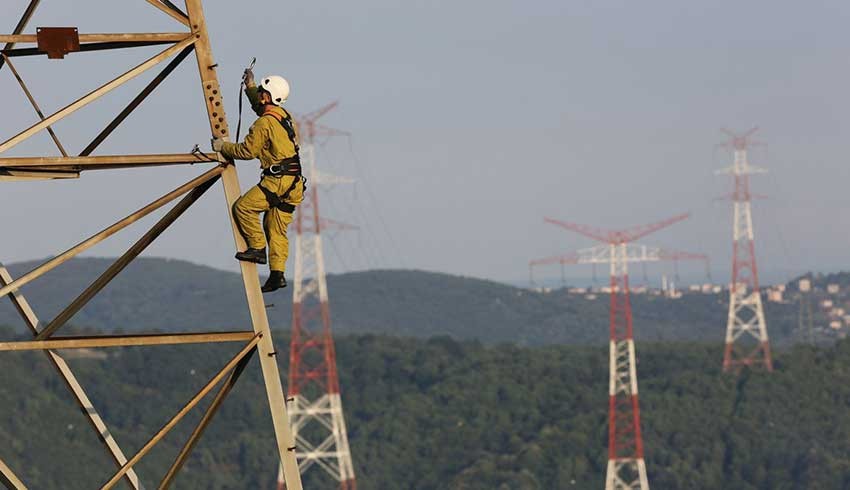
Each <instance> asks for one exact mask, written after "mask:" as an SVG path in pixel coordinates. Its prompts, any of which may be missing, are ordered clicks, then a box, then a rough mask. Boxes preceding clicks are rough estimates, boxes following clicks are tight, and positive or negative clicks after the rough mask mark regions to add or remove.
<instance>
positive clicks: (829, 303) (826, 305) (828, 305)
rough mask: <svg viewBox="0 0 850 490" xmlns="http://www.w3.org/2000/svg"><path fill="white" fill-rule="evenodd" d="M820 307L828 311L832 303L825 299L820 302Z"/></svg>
mask: <svg viewBox="0 0 850 490" xmlns="http://www.w3.org/2000/svg"><path fill="white" fill-rule="evenodd" d="M820 305H821V306H822V307H823V309H825V310H828V309H830V308H832V305H833V302H832V300H831V299H825V300H823V301H821V303H820Z"/></svg>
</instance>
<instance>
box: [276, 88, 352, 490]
mask: <svg viewBox="0 0 850 490" xmlns="http://www.w3.org/2000/svg"><path fill="white" fill-rule="evenodd" d="M336 105H337V103H336V102H334V103H331V104H329V105H327V106H325V107H323V108H321V109H319V110H317V111H315V112H313V113H310V114H307V115H305V116H302V117H298V118H297V120H298V126H299V130H300V133H301V134H300V136H301V141H302V143H303V144H302V146H301V158H302V161H303V162H304V164H305V170H306V175H307V186H308V187H307V194H306V195H305V198H304V202H303V203H302V204H301V206H300V207H299V208H298V211H297V212H296V213H295V227H294V228H295V248H294V250H295V279H294V281H293V288H292V341H291V343H290V347H289V417H290V420H291V422H292V430H293V432H294V434H295V438H296V444H297V446H298V459H299V467H300V470H301V473H302V474H303V473H304V472H306V471H307V470H308V469H309V468H311V467H312V466H313V465H318V466H319V467H320V468H322V469H323V470H325V472H327V473H328V474H329V475H330V476H331V477H333V478H334V479H335V480H336V481H338V482H339V488H340V490H356V488H357V485H356V480H355V478H354V466H353V465H352V463H351V451H350V449H349V447H348V432H347V430H346V428H345V417H344V416H343V412H342V400H341V398H340V390H339V377H338V376H337V370H336V354H335V352H334V341H333V336H332V334H331V317H330V308H329V305H328V285H327V281H326V280H325V259H324V254H323V252H322V231H323V230H324V229H327V228H329V227H337V228H340V227H341V228H346V227H347V226H346V225H343V224H341V223H338V222H335V221H331V220H326V219H323V218H321V217H320V214H319V193H318V188H319V187H320V186H322V185H329V184H337V183H347V182H351V181H350V180H348V179H344V178H339V177H332V176H329V175H327V174H322V173H319V172H318V171H317V170H316V150H315V142H316V137H317V136H322V135H324V136H332V135H334V134H341V132H340V131H337V130H333V129H330V128H327V127H324V126H319V125H317V124H316V121H317V120H318V119H319V118H320V117H322V116H323V115H325V114H327V113H328V112H330V111H331V110H333V108H334V107H336ZM279 475H280V476H279V478H278V488H279V489H282V488H284V486H283V479H282V476H283V473H282V470H281V472H280V473H279Z"/></svg>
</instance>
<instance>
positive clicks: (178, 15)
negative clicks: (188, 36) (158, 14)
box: [146, 0, 189, 27]
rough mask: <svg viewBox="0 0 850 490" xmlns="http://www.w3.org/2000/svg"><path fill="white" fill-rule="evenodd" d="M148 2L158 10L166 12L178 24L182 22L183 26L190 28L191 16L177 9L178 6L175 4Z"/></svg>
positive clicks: (154, 0)
mask: <svg viewBox="0 0 850 490" xmlns="http://www.w3.org/2000/svg"><path fill="white" fill-rule="evenodd" d="M146 1H147V2H148V3H149V4H151V5H153V6H154V7H156V8H158V9H159V10H162V11H163V12H165V14H166V15H168V16H171V17H172V18H173V19H174V20H176V21H177V22H180V23H181V24H183V25H185V26H187V27H188V26H189V16H187V15H186V14H185V13H183V11H182V10H180V9H179V8H177V6H176V5H174V4H173V3H171V2H169V1H165V2H160V1H159V0H146Z"/></svg>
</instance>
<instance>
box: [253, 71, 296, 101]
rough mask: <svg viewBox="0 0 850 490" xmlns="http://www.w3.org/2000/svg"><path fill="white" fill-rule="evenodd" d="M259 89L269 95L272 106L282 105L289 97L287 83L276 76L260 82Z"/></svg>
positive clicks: (265, 78)
mask: <svg viewBox="0 0 850 490" xmlns="http://www.w3.org/2000/svg"><path fill="white" fill-rule="evenodd" d="M260 88H262V89H263V90H265V91H266V92H268V93H269V94H271V96H272V104H274V105H276V106H281V105H283V103H284V102H286V99H287V98H288V97H289V82H287V81H286V79H285V78H283V77H281V76H277V75H269V76H267V77H264V78H263V79H262V80H261V81H260Z"/></svg>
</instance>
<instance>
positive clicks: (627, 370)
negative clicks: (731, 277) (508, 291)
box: [530, 214, 707, 490]
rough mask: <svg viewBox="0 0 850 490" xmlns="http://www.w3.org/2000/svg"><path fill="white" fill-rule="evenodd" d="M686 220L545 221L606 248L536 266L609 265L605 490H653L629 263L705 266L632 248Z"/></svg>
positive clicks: (658, 251)
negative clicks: (607, 224)
mask: <svg viewBox="0 0 850 490" xmlns="http://www.w3.org/2000/svg"><path fill="white" fill-rule="evenodd" d="M688 216H689V214H682V215H679V216H675V217H673V218H670V219H667V220H664V221H660V222H657V223H653V224H649V225H644V226H638V227H635V228H631V229H627V230H619V231H608V230H600V229H597V228H592V227H589V226H586V225H579V224H575V223H568V222H564V221H559V220H554V219H550V218H546V222H548V223H552V224H555V225H558V226H561V227H564V228H566V229H568V230H572V231H575V232H577V233H580V234H582V235H585V236H587V237H590V238H593V239H595V240H598V241H600V242H604V243H605V245H600V246H597V247H592V248H589V249H585V250H580V251H579V252H578V253H574V254H568V255H564V256H561V257H552V258H549V259H543V260H538V261H532V262H531V264H530V265H531V266H534V265H541V264H551V263H559V264H602V263H608V264H609V265H610V276H611V281H610V296H611V307H610V314H609V326H610V342H609V376H608V469H607V472H606V476H605V489H606V490H621V489H630V490H631V489H640V490H648V489H649V479H648V478H647V475H646V462H645V460H644V451H643V449H644V448H643V437H642V436H641V429H640V404H639V402H638V384H637V366H636V364H637V363H636V356H635V343H634V332H633V325H632V306H631V300H630V297H629V270H628V264H629V262H651V261H658V260H680V259H682V260H684V259H690V258H696V259H699V260H706V259H707V258H706V257H705V256H703V255H697V254H685V253H681V252H678V253H677V252H666V251H663V250H661V249H658V248H651V247H646V246H642V245H634V244H632V243H631V242H633V241H635V240H637V239H639V238H642V237H644V236H646V235H649V234H650V233H653V232H655V231H658V230H660V229H662V228H666V227H667V226H670V225H672V224H673V223H676V222H678V221H681V220H683V219H685V218H687V217H688Z"/></svg>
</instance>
